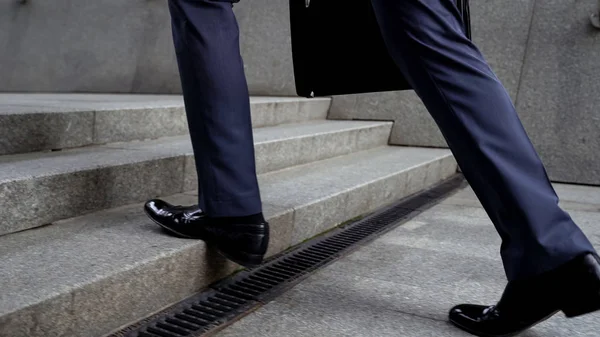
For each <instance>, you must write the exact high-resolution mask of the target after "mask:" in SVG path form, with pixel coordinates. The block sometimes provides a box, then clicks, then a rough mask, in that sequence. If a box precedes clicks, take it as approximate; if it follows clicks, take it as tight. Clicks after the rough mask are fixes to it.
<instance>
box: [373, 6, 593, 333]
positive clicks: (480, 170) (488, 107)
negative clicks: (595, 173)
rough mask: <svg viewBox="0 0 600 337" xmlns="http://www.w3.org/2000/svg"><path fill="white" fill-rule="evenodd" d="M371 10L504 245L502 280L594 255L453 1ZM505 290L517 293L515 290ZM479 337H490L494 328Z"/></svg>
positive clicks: (533, 275) (530, 275)
mask: <svg viewBox="0 0 600 337" xmlns="http://www.w3.org/2000/svg"><path fill="white" fill-rule="evenodd" d="M372 3H373V6H374V9H375V13H376V16H377V20H378V23H379V25H380V28H381V31H382V34H383V37H384V40H385V42H386V44H387V47H388V50H389V52H390V55H391V56H392V57H393V58H394V60H395V61H396V63H397V65H398V66H399V68H400V69H401V70H402V72H403V74H404V75H405V76H406V78H407V79H408V80H409V82H410V83H411V85H412V86H413V88H414V89H415V91H416V93H417V94H418V95H419V97H420V98H421V99H422V100H423V102H424V104H425V106H426V107H427V110H428V111H429V112H430V113H431V115H432V116H433V118H434V119H435V121H436V123H437V124H438V126H439V127H440V129H441V131H442V134H443V135H444V137H445V139H446V141H447V142H448V145H449V146H450V149H451V150H452V152H453V153H454V155H455V157H456V159H457V161H458V163H459V165H460V167H461V169H462V171H463V173H464V175H465V177H466V179H467V180H468V182H469V183H470V185H471V186H472V188H473V190H474V191H475V193H476V195H477V196H478V198H479V200H480V201H481V203H482V205H483V207H484V208H485V210H486V212H487V214H488V215H489V217H490V218H491V220H492V222H493V223H494V225H495V227H496V229H497V231H498V233H499V234H500V236H501V238H502V247H501V255H502V259H503V262H504V266H505V271H506V275H507V277H508V280H509V281H511V282H512V281H520V280H534V279H536V277H538V276H539V275H546V274H545V272H549V271H553V270H556V269H557V268H558V267H559V266H564V265H565V263H567V262H570V261H573V260H574V259H575V258H580V257H581V256H583V254H585V253H594V254H595V251H594V248H593V247H592V245H591V244H590V242H589V241H588V239H587V238H586V237H585V235H584V234H583V233H582V231H581V230H580V229H579V228H578V226H577V225H576V224H575V223H574V222H573V220H572V219H571V218H570V216H569V215H568V214H567V213H566V212H565V211H563V210H562V209H561V208H560V207H559V206H558V198H557V196H556V194H555V191H554V190H553V187H552V185H551V184H550V181H549V179H548V177H547V174H546V171H545V169H544V166H543V165H542V163H541V161H540V159H539V158H538V155H537V154H536V152H535V150H534V147H533V146H532V144H531V142H530V140H529V138H528V137H527V134H526V133H525V130H524V129H523V126H522V125H521V122H520V120H519V118H518V116H517V113H516V111H515V107H514V106H513V104H512V102H511V100H510V97H509V95H508V93H507V92H506V90H505V88H504V87H503V86H502V84H501V83H500V81H499V80H498V78H497V77H496V76H495V74H494V73H493V72H492V70H491V69H490V67H489V66H488V64H487V63H486V61H485V60H484V58H483V56H482V54H481V53H480V51H479V50H478V49H477V48H476V47H475V46H474V45H473V44H472V43H471V41H469V40H468V39H467V38H466V36H465V34H464V31H463V29H462V23H461V18H460V16H459V15H460V14H459V12H458V10H457V8H456V6H455V3H454V0H372ZM588 262H589V263H591V264H592V265H593V266H596V265H597V261H594V260H593V259H592V260H590V261H587V260H586V261H584V262H582V263H584V264H585V263H588ZM594 268H595V267H594ZM546 278H547V276H544V278H542V279H546ZM592 279H593V278H592ZM540 280H541V279H540ZM540 282H541V281H540ZM557 282H558V281H557ZM591 282H592V283H593V282H595V281H591ZM517 283H519V282H517ZM546 283H548V282H546ZM555 283H556V282H555ZM509 284H511V287H510V288H511V289H513V288H514V287H513V285H514V284H516V283H515V282H513V283H509ZM553 284H554V283H553ZM594 287H595V285H594ZM519 289H522V288H519ZM511 293H514V291H512V290H511ZM599 294H600V293H599ZM546 295H549V296H550V297H552V296H555V294H552V295H550V294H546ZM595 296H598V294H596V295H595ZM527 301H528V300H527V298H523V299H522V302H521V304H523V303H524V302H527ZM504 302H506V301H504ZM552 305H553V306H556V305H558V304H556V303H554V302H553V303H552ZM524 307H525V306H524ZM513 308H514V307H513ZM513 308H511V309H510V310H512V309H513ZM549 308H550V306H547V307H546V308H542V309H543V310H541V311H540V310H538V309H539V308H537V309H534V310H532V312H536V314H537V313H540V312H542V311H543V312H545V311H547V310H549ZM552 308H553V309H556V310H560V309H561V308H554V307H552ZM510 310H509V311H510ZM536 310H537V311H536ZM482 311H483V310H482ZM490 311H491V310H488V311H486V312H490ZM480 313H481V312H480ZM504 317H505V316H504ZM524 320H530V321H531V320H533V317H528V318H527V319H524ZM513 321H514V320H513ZM504 323H506V322H504ZM509 323H510V322H509ZM504 326H505V327H509V326H510V324H504ZM520 328H523V326H520ZM482 333H484V334H486V335H488V336H494V334H493V330H492V331H487V332H482Z"/></svg>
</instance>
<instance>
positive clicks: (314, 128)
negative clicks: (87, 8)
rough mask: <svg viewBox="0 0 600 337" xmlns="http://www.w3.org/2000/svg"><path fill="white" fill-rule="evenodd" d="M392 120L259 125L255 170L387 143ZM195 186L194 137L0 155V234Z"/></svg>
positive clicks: (186, 189)
mask: <svg viewBox="0 0 600 337" xmlns="http://www.w3.org/2000/svg"><path fill="white" fill-rule="evenodd" d="M391 127H392V125H391V123H388V122H362V121H326V120H322V121H311V122H304V123H294V124H284V125H278V126H271V127H263V128H258V129H255V131H254V142H255V149H256V166H257V167H256V168H257V172H258V173H259V174H260V173H265V172H270V171H274V170H279V169H283V168H286V167H291V166H295V165H301V164H306V163H309V162H313V161H317V160H323V159H327V158H331V157H335V156H340V155H345V154H349V153H352V152H357V151H362V150H367V149H372V148H377V147H380V146H385V145H387V143H388V138H389V134H390V130H391ZM194 189H197V178H196V173H195V165H194V159H193V151H192V145H191V143H190V139H189V136H177V137H168V138H160V139H158V140H152V141H144V142H130V143H111V144H108V145H101V146H93V147H85V148H79V149H74V150H65V151H59V152H48V153H29V154H18V155H6V156H1V157H0V200H3V201H4V204H3V207H2V208H0V219H1V220H0V235H2V234H6V233H11V232H14V231H18V230H24V229H28V228H33V227H37V226H41V225H45V224H49V223H52V222H53V221H56V220H60V219H65V218H69V217H74V216H79V215H83V214H86V213H89V212H91V211H95V210H100V209H106V208H111V207H116V206H117V205H123V204H128V203H133V202H141V201H144V200H146V199H149V198H152V197H155V196H158V195H170V194H175V193H181V192H184V191H189V190H194Z"/></svg>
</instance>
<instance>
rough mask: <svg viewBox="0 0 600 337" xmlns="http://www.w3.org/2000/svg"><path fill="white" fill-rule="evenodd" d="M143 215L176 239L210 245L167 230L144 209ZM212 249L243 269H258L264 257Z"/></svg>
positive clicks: (169, 229)
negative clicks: (191, 240)
mask: <svg viewBox="0 0 600 337" xmlns="http://www.w3.org/2000/svg"><path fill="white" fill-rule="evenodd" d="M144 213H146V215H147V216H148V218H150V220H152V221H153V222H154V223H155V224H157V225H159V226H160V227H162V228H163V229H165V230H166V231H168V232H169V233H172V234H175V235H176V236H177V237H180V238H182V239H193V240H202V241H204V242H205V243H207V244H210V243H209V242H207V241H206V240H205V239H203V238H198V237H193V236H189V235H185V234H183V233H180V232H178V231H176V230H173V229H172V228H169V227H167V226H165V225H163V224H162V223H160V221H158V220H156V219H154V218H153V217H152V216H151V215H150V214H149V213H148V211H146V210H145V209H144ZM210 245H212V244H210ZM214 248H215V250H216V251H217V253H219V255H221V256H223V257H224V258H226V259H228V260H231V261H233V262H235V263H237V264H239V265H240V266H242V267H245V268H255V267H258V266H260V265H261V264H262V262H263V260H264V255H260V254H250V253H246V252H236V253H235V254H231V253H228V252H226V251H225V250H223V249H221V248H219V247H218V245H214ZM240 255H241V256H240Z"/></svg>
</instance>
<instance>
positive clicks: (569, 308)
mask: <svg viewBox="0 0 600 337" xmlns="http://www.w3.org/2000/svg"><path fill="white" fill-rule="evenodd" d="M597 310H600V291H596V293H595V294H594V295H592V296H589V295H588V296H587V297H584V296H581V297H574V298H571V299H570V303H568V304H566V305H564V306H563V308H562V312H563V313H564V314H565V316H567V318H573V317H577V316H582V315H586V314H589V313H592V312H594V311H597Z"/></svg>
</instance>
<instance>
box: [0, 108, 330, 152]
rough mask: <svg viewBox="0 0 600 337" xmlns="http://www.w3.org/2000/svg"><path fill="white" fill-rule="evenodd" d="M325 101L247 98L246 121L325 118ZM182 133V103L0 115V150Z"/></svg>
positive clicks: (264, 122) (267, 122)
mask: <svg viewBox="0 0 600 337" xmlns="http://www.w3.org/2000/svg"><path fill="white" fill-rule="evenodd" d="M329 105H330V100H328V99H317V100H302V99H299V100H295V101H294V100H289V99H288V100H284V101H280V102H278V101H277V100H273V99H271V100H268V101H264V100H263V101H261V100H260V99H253V101H252V105H251V106H252V123H253V126H254V127H265V126H273V125H279V124H284V123H295V122H302V121H309V120H318V119H325V118H326V117H327V111H328V109H329ZM32 109H34V108H32ZM187 133H188V125H187V121H186V116H185V109H184V107H183V103H182V104H180V105H175V106H171V107H154V108H152V107H151V108H137V109H113V110H100V111H93V110H90V111H76V112H74V111H64V112H40V113H25V114H21V113H19V114H0V135H2V141H0V155H3V154H15V153H27V152H33V151H44V150H51V149H65V148H73V147H81V146H87V145H97V144H106V143H112V142H126V141H132V140H144V139H155V138H160V137H169V136H177V135H185V134H187Z"/></svg>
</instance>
